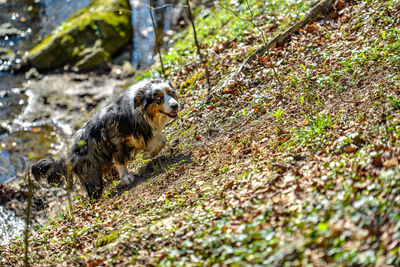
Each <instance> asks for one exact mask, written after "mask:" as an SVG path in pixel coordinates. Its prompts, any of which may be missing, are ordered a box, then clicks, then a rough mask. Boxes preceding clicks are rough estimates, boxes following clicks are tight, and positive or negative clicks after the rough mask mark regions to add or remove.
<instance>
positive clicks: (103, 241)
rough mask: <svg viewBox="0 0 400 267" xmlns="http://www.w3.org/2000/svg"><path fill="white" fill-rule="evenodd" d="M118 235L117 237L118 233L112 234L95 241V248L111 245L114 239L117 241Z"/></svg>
mask: <svg viewBox="0 0 400 267" xmlns="http://www.w3.org/2000/svg"><path fill="white" fill-rule="evenodd" d="M118 235H119V233H118V232H112V233H111V234H109V235H107V236H104V237H101V238H99V239H98V240H97V243H96V247H97V248H98V247H102V246H105V245H108V244H110V243H112V242H113V241H114V240H115V239H117V237H118Z"/></svg>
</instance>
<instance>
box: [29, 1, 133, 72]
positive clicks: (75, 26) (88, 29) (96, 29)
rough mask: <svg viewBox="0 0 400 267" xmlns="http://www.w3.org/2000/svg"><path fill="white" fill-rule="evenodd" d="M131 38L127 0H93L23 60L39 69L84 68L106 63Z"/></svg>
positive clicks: (129, 12)
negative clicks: (66, 66)
mask: <svg viewBox="0 0 400 267" xmlns="http://www.w3.org/2000/svg"><path fill="white" fill-rule="evenodd" d="M131 39H132V25H131V8H130V4H129V0H92V2H91V3H90V4H89V5H88V6H87V7H85V8H83V9H81V10H79V11H78V12H77V13H75V14H74V15H73V16H72V17H70V18H69V19H68V20H66V21H65V22H63V23H62V24H61V25H60V26H59V27H58V28H57V29H55V30H54V31H53V32H52V33H51V34H50V35H49V36H47V37H46V39H44V40H43V41H42V42H41V43H40V44H38V45H37V46H35V47H34V48H33V49H32V50H31V51H29V55H28V56H27V57H26V60H27V61H28V64H30V65H31V66H33V67H35V68H37V69H39V70H48V69H53V68H59V67H63V66H65V65H67V64H69V65H70V66H71V67H75V68H76V69H77V70H78V71H85V70H88V69H91V68H94V67H96V66H99V64H101V63H105V62H108V61H109V60H110V58H111V56H112V55H113V54H114V53H115V52H117V51H118V50H119V49H120V48H121V47H123V46H124V45H125V44H127V43H128V42H130V40H131Z"/></svg>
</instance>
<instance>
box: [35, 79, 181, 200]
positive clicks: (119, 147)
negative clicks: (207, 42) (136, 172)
mask: <svg viewBox="0 0 400 267" xmlns="http://www.w3.org/2000/svg"><path fill="white" fill-rule="evenodd" d="M178 109H179V104H178V101H177V95H176V93H175V90H174V89H173V87H172V86H171V84H170V83H169V82H166V81H163V80H145V81H141V82H139V83H137V84H135V85H133V86H131V87H130V88H129V89H127V90H126V91H125V92H123V93H122V94H120V95H118V96H116V97H114V98H112V99H110V101H108V102H107V103H106V104H105V105H104V106H103V107H102V108H100V109H99V110H98V111H97V112H96V113H95V114H93V115H92V116H91V117H90V119H89V120H88V121H87V122H86V123H85V125H84V126H83V127H82V128H81V129H80V130H78V131H77V132H76V134H75V136H74V138H73V141H72V143H71V146H70V151H69V152H68V153H64V154H63V156H61V157H60V158H59V159H57V160H55V159H42V160H40V161H38V162H37V163H36V164H34V165H32V167H31V171H32V174H33V176H34V177H35V179H36V180H40V179H41V178H47V180H48V182H50V183H59V182H61V181H62V180H61V178H62V176H64V177H66V178H67V177H72V175H75V176H76V177H78V179H79V181H80V183H81V184H82V185H83V187H84V188H85V189H86V191H87V193H88V195H89V197H90V198H94V199H97V198H99V197H100V196H101V194H102V191H103V185H104V182H103V178H102V175H103V171H104V170H105V169H107V168H110V167H112V166H115V167H116V169H117V170H118V173H119V176H120V184H122V186H125V185H129V184H130V183H131V182H132V181H133V179H134V176H133V175H132V174H130V173H129V172H128V170H127V168H126V163H127V162H128V161H129V160H130V159H131V157H133V156H134V155H136V154H137V153H139V152H143V153H144V157H145V158H152V157H155V156H156V155H158V153H159V152H160V151H161V149H162V148H163V147H164V145H165V143H166V137H165V134H164V132H163V129H164V127H165V125H166V124H167V123H168V122H170V121H171V120H172V119H174V118H176V117H177V116H178ZM68 170H70V173H69V174H68V173H67V172H68Z"/></svg>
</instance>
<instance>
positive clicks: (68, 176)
mask: <svg viewBox="0 0 400 267" xmlns="http://www.w3.org/2000/svg"><path fill="white" fill-rule="evenodd" d="M66 164H67V166H66V171H67V173H66V176H64V178H65V180H66V181H65V185H66V187H67V198H68V204H69V212H70V216H71V221H72V227H73V235H74V246H75V247H76V240H77V233H76V226H75V215H74V207H73V206H72V198H71V188H72V179H73V178H72V170H71V151H70V149H69V145H68V151H67V162H66Z"/></svg>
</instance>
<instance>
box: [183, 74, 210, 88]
mask: <svg viewBox="0 0 400 267" xmlns="http://www.w3.org/2000/svg"><path fill="white" fill-rule="evenodd" d="M205 75H206V72H205V71H204V70H203V71H200V72H197V73H195V74H193V75H192V76H191V77H190V78H189V79H187V80H186V81H184V82H183V83H181V85H180V89H181V90H182V89H185V88H187V89H189V90H190V89H193V88H194V87H195V83H196V81H199V80H200V79H201V78H203V77H204V76H205Z"/></svg>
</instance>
